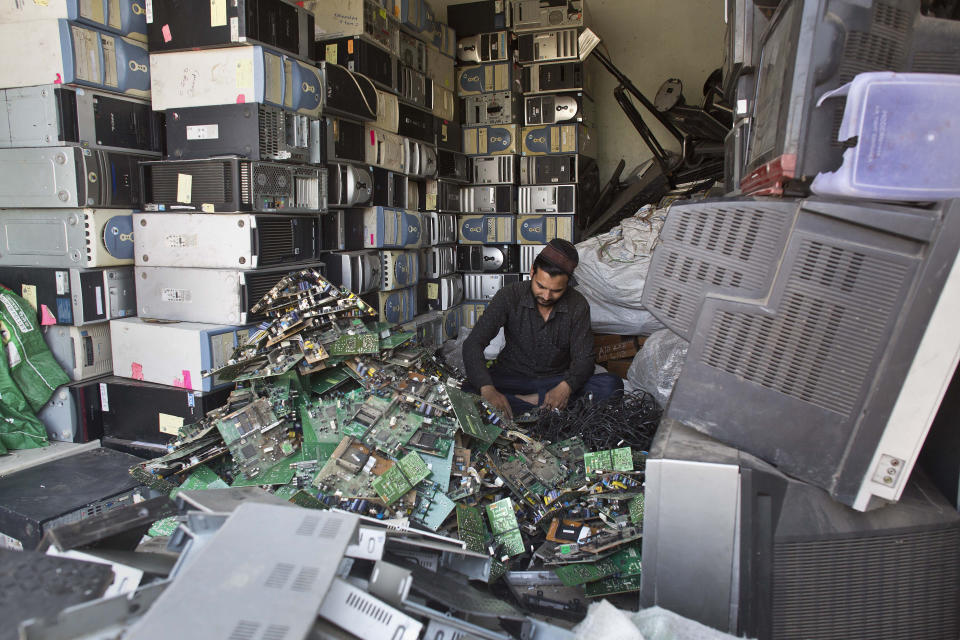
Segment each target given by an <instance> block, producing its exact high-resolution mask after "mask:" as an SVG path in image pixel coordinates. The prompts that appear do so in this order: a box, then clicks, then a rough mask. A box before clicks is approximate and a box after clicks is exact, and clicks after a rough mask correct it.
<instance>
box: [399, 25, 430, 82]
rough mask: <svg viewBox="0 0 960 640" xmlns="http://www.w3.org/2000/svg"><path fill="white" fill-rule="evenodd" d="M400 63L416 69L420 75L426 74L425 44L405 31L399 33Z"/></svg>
mask: <svg viewBox="0 0 960 640" xmlns="http://www.w3.org/2000/svg"><path fill="white" fill-rule="evenodd" d="M397 57H398V58H399V59H400V62H402V63H403V64H405V65H406V66H408V67H410V68H411V69H416V70H417V71H419V72H420V73H427V43H426V42H424V41H423V40H420V39H419V38H417V37H416V36H413V35H410V34H409V33H407V32H406V31H401V32H400V43H399V53H398V54H397Z"/></svg>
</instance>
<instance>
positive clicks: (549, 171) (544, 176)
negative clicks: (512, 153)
mask: <svg viewBox="0 0 960 640" xmlns="http://www.w3.org/2000/svg"><path fill="white" fill-rule="evenodd" d="M588 179H589V180H593V181H598V180H599V176H598V171H597V163H596V161H595V160H594V159H593V158H588V157H587V156H581V155H576V154H570V155H556V156H523V157H522V158H520V184H522V185H527V184H557V183H560V182H581V181H583V180H588Z"/></svg>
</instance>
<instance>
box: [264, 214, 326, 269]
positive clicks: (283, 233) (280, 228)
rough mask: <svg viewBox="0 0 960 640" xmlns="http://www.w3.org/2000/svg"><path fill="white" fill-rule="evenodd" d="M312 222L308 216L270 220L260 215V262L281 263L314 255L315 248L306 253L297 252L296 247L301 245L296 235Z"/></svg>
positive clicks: (266, 263) (309, 257)
mask: <svg viewBox="0 0 960 640" xmlns="http://www.w3.org/2000/svg"><path fill="white" fill-rule="evenodd" d="M312 222H313V220H312V219H309V218H303V219H294V220H284V219H280V220H271V219H269V218H265V217H260V218H259V219H258V220H257V229H258V230H259V245H260V246H259V256H260V264H261V265H273V264H283V263H284V262H287V261H301V260H305V259H311V258H313V257H315V253H316V251H315V250H314V251H312V252H310V253H309V254H308V255H303V254H302V253H299V254H298V253H297V249H300V248H301V247H300V243H299V242H297V240H298V238H297V237H296V236H297V235H299V233H298V232H300V233H302V232H304V231H305V227H307V226H308V225H309V224H311V223H312ZM310 235H311V236H313V235H314V234H312V233H311V234H310ZM314 242H315V241H314ZM311 248H314V247H311Z"/></svg>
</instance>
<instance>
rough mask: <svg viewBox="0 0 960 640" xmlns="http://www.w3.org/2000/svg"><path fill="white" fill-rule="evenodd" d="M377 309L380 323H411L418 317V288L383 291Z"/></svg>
mask: <svg viewBox="0 0 960 640" xmlns="http://www.w3.org/2000/svg"><path fill="white" fill-rule="evenodd" d="M377 309H378V311H379V313H380V315H379V319H380V322H389V323H391V324H399V323H401V322H410V321H411V320H413V318H414V316H416V315H417V288H416V287H408V288H406V289H398V290H396V291H381V292H380V294H379V301H378V306H377Z"/></svg>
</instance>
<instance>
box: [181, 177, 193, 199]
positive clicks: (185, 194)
mask: <svg viewBox="0 0 960 640" xmlns="http://www.w3.org/2000/svg"><path fill="white" fill-rule="evenodd" d="M191 198H193V176H192V175H190V174H189V173H178V174H177V202H184V203H190V202H191V201H192V200H191Z"/></svg>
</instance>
